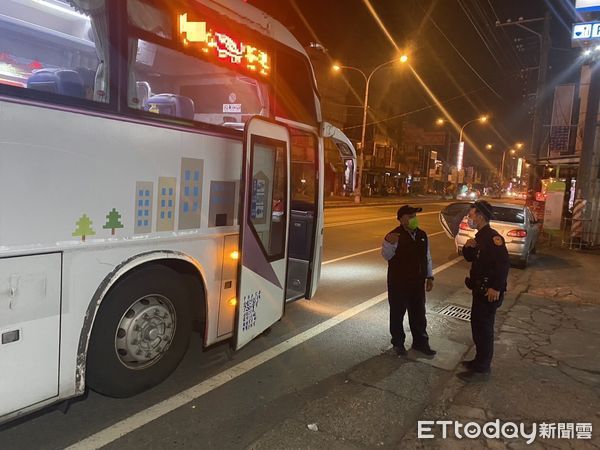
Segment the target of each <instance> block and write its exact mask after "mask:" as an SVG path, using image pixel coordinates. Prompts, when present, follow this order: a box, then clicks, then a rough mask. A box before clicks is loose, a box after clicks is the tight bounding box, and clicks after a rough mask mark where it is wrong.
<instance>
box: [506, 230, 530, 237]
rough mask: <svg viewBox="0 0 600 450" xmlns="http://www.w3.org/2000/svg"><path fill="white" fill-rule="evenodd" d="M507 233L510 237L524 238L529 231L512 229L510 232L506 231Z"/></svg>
mask: <svg viewBox="0 0 600 450" xmlns="http://www.w3.org/2000/svg"><path fill="white" fill-rule="evenodd" d="M506 235H507V236H510V237H520V238H524V237H527V231H526V230H510V231H509V232H508V233H506Z"/></svg>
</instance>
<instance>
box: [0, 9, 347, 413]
mask: <svg viewBox="0 0 600 450" xmlns="http://www.w3.org/2000/svg"><path fill="white" fill-rule="evenodd" d="M0 36H1V37H2V39H0V192H2V194H1V195H2V196H1V201H0V398H1V399H2V401H1V402H0V422H6V421H8V420H11V419H14V418H16V417H19V416H22V415H24V414H26V413H29V412H31V411H33V410H37V409H40V408H43V407H45V406H47V405H50V404H52V403H55V402H59V401H65V400H68V399H71V398H73V397H76V396H79V395H81V394H83V393H84V392H85V390H86V389H87V388H91V389H93V390H95V391H97V392H99V393H101V394H105V395H108V396H113V397H127V396H132V395H135V394H137V393H140V392H142V391H144V390H146V389H149V388H151V387H153V386H155V385H157V384H158V383H160V382H161V381H162V380H164V379H165V378H166V377H168V376H169V375H170V374H171V372H172V371H173V370H174V369H175V368H176V366H177V365H178V363H179V361H180V360H181V359H182V357H183V355H184V353H185V352H186V350H187V348H188V344H189V342H190V340H191V339H201V340H202V343H203V346H204V347H207V346H212V345H214V344H216V343H219V342H222V341H225V340H229V341H230V342H231V345H232V346H233V347H234V348H235V349H239V348H240V347H242V346H244V345H245V344H247V343H248V342H249V341H251V340H252V339H253V338H254V337H256V336H258V335H260V334H261V333H263V332H264V331H265V330H267V329H268V328H269V327H270V326H272V325H273V324H274V323H275V322H277V321H278V320H279V319H280V318H281V317H282V315H283V313H284V309H285V305H286V302H288V301H291V300H295V299H299V298H306V299H309V298H311V297H312V296H313V295H314V294H315V291H316V289H317V284H318V281H319V276H320V263H321V252H322V232H323V175H324V169H323V167H324V150H323V148H324V139H326V138H331V139H333V140H334V141H335V144H336V145H337V146H338V149H339V151H340V155H341V157H342V159H345V160H346V161H347V162H348V166H352V167H355V164H354V162H355V158H356V154H355V150H354V148H353V147H352V144H351V142H350V141H349V140H348V138H347V137H346V136H344V134H343V133H342V132H341V131H340V130H339V129H337V128H335V127H333V126H332V125H330V124H328V123H326V122H324V121H323V120H322V117H321V110H320V97H319V95H318V91H317V87H316V82H315V77H314V73H313V69H312V66H311V64H310V61H309V59H308V57H307V54H306V52H305V50H304V49H303V47H302V46H301V45H300V44H299V42H298V41H297V40H296V39H295V38H294V36H293V35H292V34H291V33H290V32H289V31H288V30H287V29H286V28H285V27H283V26H282V25H281V24H280V23H278V22H277V21H275V20H274V19H272V18H270V17H269V16H267V15H266V14H264V13H263V12H261V11H259V10H258V9H256V8H255V7H253V6H251V5H248V4H247V3H245V2H244V1H242V0H2V1H1V2H0Z"/></svg>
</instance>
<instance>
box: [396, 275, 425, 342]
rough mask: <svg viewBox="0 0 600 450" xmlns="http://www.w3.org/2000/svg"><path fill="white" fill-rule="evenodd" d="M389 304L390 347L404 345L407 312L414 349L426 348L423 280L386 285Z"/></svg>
mask: <svg viewBox="0 0 600 450" xmlns="http://www.w3.org/2000/svg"><path fill="white" fill-rule="evenodd" d="M388 302H389V304H390V334H391V335H392V345H394V346H400V345H404V339H406V334H405V333H404V314H405V313H406V310H408V323H409V325H410V332H411V334H412V337H413V346H414V347H427V346H428V345H429V336H428V335H427V331H426V328H427V318H426V317H425V280H423V282H418V283H413V284H404V285H400V286H398V285H392V284H388Z"/></svg>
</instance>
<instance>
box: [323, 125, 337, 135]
mask: <svg viewBox="0 0 600 450" xmlns="http://www.w3.org/2000/svg"><path fill="white" fill-rule="evenodd" d="M335 130H336V128H335V127H334V126H333V125H331V124H330V123H329V122H323V123H322V124H321V136H323V137H324V138H330V137H333V136H334V135H335Z"/></svg>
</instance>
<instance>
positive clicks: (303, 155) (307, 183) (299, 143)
mask: <svg viewBox="0 0 600 450" xmlns="http://www.w3.org/2000/svg"><path fill="white" fill-rule="evenodd" d="M316 149H317V143H316V138H315V136H314V135H313V134H310V133H304V132H302V131H299V130H296V129H292V149H291V151H292V164H291V166H290V175H291V180H290V182H291V197H292V209H300V210H304V209H305V208H303V207H302V206H301V205H302V204H304V205H310V207H311V209H314V204H315V202H316V193H317V182H316V178H315V174H316V172H315V170H316V166H315V153H316ZM295 205H297V207H295Z"/></svg>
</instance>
